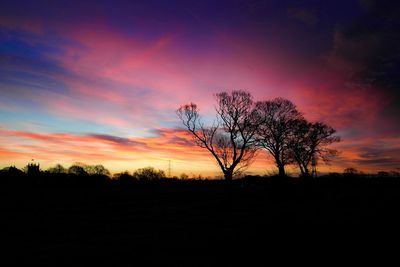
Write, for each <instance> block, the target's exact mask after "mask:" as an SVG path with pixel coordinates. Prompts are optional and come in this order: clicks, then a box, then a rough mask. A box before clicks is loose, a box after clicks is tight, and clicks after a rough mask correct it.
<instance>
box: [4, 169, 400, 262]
mask: <svg viewBox="0 0 400 267" xmlns="http://www.w3.org/2000/svg"><path fill="white" fill-rule="evenodd" d="M0 195H1V204H0V205H1V214H2V216H1V217H2V222H1V224H2V229H3V233H2V236H3V237H4V238H2V240H3V244H7V248H8V249H10V252H9V253H7V257H3V258H2V260H3V261H6V260H7V262H9V263H10V264H12V263H15V264H16V263H20V262H21V261H22V262H24V263H25V264H29V265H31V264H32V263H40V264H42V265H43V264H44V265H51V266H64V265H68V266H95V265H98V264H102V265H104V264H106V265H109V266H121V265H122V266H149V265H154V264H156V265H159V266H211V265H213V263H216V262H218V261H221V262H224V263H226V264H220V266H224V265H230V264H227V257H226V255H225V254H221V253H220V251H222V250H223V249H227V250H229V251H230V252H229V259H230V260H231V261H236V258H238V259H239V258H240V257H239V256H240V254H243V253H244V250H243V249H244V248H246V247H247V248H249V247H250V246H254V244H256V243H257V244H258V245H257V246H258V247H260V246H261V247H263V246H264V245H265V246H267V245H272V246H278V245H277V243H274V242H275V241H276V240H278V239H285V238H286V235H287V234H288V232H289V233H293V232H302V231H307V230H306V229H310V227H312V226H313V225H319V224H379V225H383V224H391V225H395V224H397V223H399V222H400V219H399V218H398V216H397V215H398V211H399V204H400V179H398V178H361V177H337V178H332V177H331V178H329V177H325V178H318V179H314V180H311V181H302V180H299V179H277V178H263V179H247V180H240V181H234V182H233V183H231V184H226V183H225V182H223V181H158V182H147V183H140V182H136V183H132V184H124V185H123V184H118V183H113V182H104V183H98V184H92V185H91V184H90V183H89V184H84V185H80V186H78V185H76V184H63V185H61V184H57V183H51V182H45V183H43V182H42V183H41V184H30V185H29V186H23V185H21V184H19V185H18V184H4V183H3V184H2V187H1V193H0ZM277 226H279V228H278V227H277ZM326 227H328V226H326ZM329 227H332V226H329ZM282 228H283V229H286V230H278V229H282ZM279 235H281V238H279V237H278V238H277V236H279ZM272 237H273V238H272ZM281 241H282V240H281ZM303 241H304V240H301V241H300V242H299V243H303ZM260 242H261V243H260ZM283 243H285V242H283ZM259 244H261V245H259ZM304 244H305V243H304ZM291 245H293V244H289V243H286V244H284V245H283V246H282V247H281V248H282V249H283V248H285V246H286V248H285V249H287V247H290V246H291ZM263 253H265V251H264V252H263ZM223 255H225V256H223ZM139 260H140V261H145V262H146V264H144V265H135V264H133V263H135V262H136V261H139ZM248 260H249V257H247V261H248ZM125 263H126V265H125ZM236 263H237V262H236ZM2 265H3V266H7V265H4V264H2Z"/></svg>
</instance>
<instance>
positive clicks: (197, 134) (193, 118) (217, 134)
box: [177, 90, 259, 180]
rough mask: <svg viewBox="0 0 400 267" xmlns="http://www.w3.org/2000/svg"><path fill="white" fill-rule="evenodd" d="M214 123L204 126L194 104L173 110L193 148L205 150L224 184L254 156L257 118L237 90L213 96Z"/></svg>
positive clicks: (245, 95) (248, 100) (251, 105)
mask: <svg viewBox="0 0 400 267" xmlns="http://www.w3.org/2000/svg"><path fill="white" fill-rule="evenodd" d="M216 99H217V107H216V112H217V119H216V120H215V121H214V123H213V125H212V126H210V127H206V126H204V124H203V123H202V122H201V119H200V115H199V112H198V108H197V105H196V104H193V103H190V104H187V105H183V106H181V107H180V108H179V109H178V110H177V115H178V117H179V118H180V119H181V120H182V123H183V125H184V126H185V127H186V128H187V129H188V131H189V132H190V133H191V134H192V135H193V137H194V140H195V142H196V144H197V145H199V146H200V147H202V148H205V149H207V150H208V151H209V152H210V153H211V154H212V155H213V157H214V158H215V160H216V161H217V163H218V166H219V167H220V168H221V170H222V172H223V173H224V177H225V180H232V177H233V176H234V175H236V174H238V173H239V172H241V171H243V169H245V168H246V167H248V166H249V165H250V164H251V163H252V160H253V158H254V156H255V153H256V151H257V147H256V146H255V139H254V136H255V133H256V129H257V125H258V124H259V123H258V120H259V117H258V116H257V111H256V109H255V104H254V102H253V99H252V96H251V94H250V93H249V92H246V91H242V90H237V91H232V92H231V93H228V92H222V93H218V94H216Z"/></svg>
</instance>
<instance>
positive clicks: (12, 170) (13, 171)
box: [0, 166, 24, 175]
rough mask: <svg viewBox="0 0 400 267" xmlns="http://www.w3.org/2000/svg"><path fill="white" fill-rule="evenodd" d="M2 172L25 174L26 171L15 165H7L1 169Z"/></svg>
mask: <svg viewBox="0 0 400 267" xmlns="http://www.w3.org/2000/svg"><path fill="white" fill-rule="evenodd" d="M0 172H1V173H7V174H19V175H21V174H23V173H24V172H23V171H22V170H20V169H18V168H16V167H15V166H9V167H5V168H3V169H1V170H0Z"/></svg>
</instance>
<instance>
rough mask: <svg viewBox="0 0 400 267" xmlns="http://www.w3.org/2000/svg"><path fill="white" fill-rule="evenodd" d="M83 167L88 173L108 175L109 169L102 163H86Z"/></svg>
mask: <svg viewBox="0 0 400 267" xmlns="http://www.w3.org/2000/svg"><path fill="white" fill-rule="evenodd" d="M84 169H85V171H86V172H87V173H88V174H89V175H106V176H109V175H110V171H109V170H107V169H106V168H105V167H104V166H103V165H87V166H85V167H84Z"/></svg>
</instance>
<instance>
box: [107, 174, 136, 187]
mask: <svg viewBox="0 0 400 267" xmlns="http://www.w3.org/2000/svg"><path fill="white" fill-rule="evenodd" d="M113 179H115V180H117V181H119V182H120V183H123V184H129V183H132V182H135V181H137V179H136V178H135V177H134V176H132V175H130V174H129V172H128V171H124V172H120V173H116V174H114V175H113Z"/></svg>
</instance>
